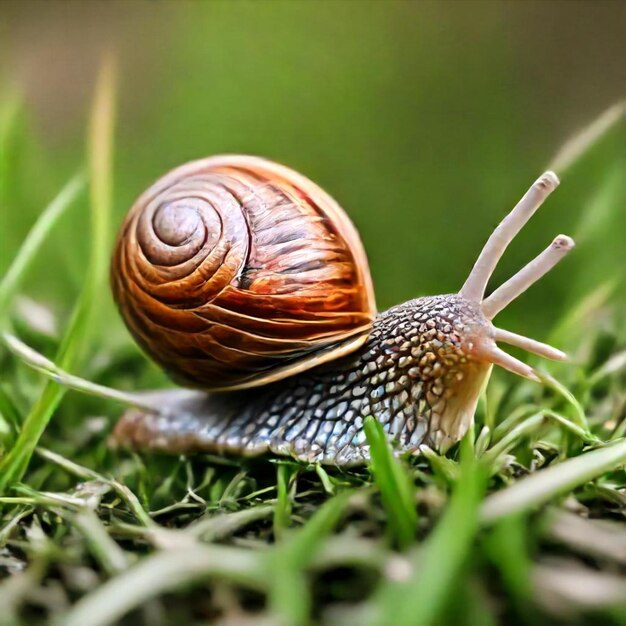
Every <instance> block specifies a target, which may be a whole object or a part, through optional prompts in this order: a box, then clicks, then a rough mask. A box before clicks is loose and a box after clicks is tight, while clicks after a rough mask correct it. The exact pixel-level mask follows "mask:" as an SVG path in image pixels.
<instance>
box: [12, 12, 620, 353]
mask: <svg viewBox="0 0 626 626" xmlns="http://www.w3.org/2000/svg"><path fill="white" fill-rule="evenodd" d="M105 49H113V50H115V51H116V53H117V56H118V59H119V62H120V67H121V82H120V89H119V95H120V101H119V118H118V125H117V135H116V152H115V155H116V156H115V210H116V222H117V223H119V221H120V220H121V218H122V215H123V213H124V212H125V210H126V209H127V208H128V206H130V204H131V202H132V200H133V199H134V197H136V196H137V195H138V194H139V193H140V192H141V191H142V190H143V189H144V188H145V187H146V186H147V185H149V184H150V183H151V182H152V181H153V180H154V179H155V178H157V177H158V176H160V175H161V174H162V173H164V172H165V171H167V170H168V169H169V168H171V167H173V166H176V165H178V164H180V163H182V162H184V161H187V160H190V159H194V158H198V157H202V156H206V155H210V154H214V153H220V152H241V153H252V154H259V155H263V156H266V157H269V158H272V159H275V160H277V161H280V162H283V163H285V164H288V165H290V166H292V167H294V168H295V169H297V170H300V171H301V172H302V173H304V174H306V175H307V176H309V177H310V178H312V179H313V180H315V181H316V182H318V183H319V184H321V185H322V186H323V187H324V188H325V189H327V190H328V191H329V192H330V193H331V194H332V195H333V196H335V197H336V198H337V200H338V201H339V202H340V203H341V204H342V205H343V206H344V207H345V208H346V210H347V211H348V212H349V214H350V216H351V217H352V219H353V220H354V221H355V222H356V224H357V227H358V229H359V231H360V233H361V235H362V238H363V240H364V243H365V246H366V249H367V251H368V255H369V259H370V264H371V270H372V274H373V277H374V282H375V286H376V293H377V299H378V305H379V308H381V309H382V308H386V307H388V306H390V305H392V304H394V303H396V302H399V301H401V300H405V299H408V298H411V297H415V296H417V295H422V294H427V293H442V292H449V291H453V290H456V289H458V287H459V286H460V285H461V284H462V282H463V280H464V278H465V276H466V275H467V273H468V271H469V269H470V267H471V265H472V263H473V261H474V259H475V257H476V255H477V253H478V251H479V249H480V247H481V246H482V244H483V242H484V240H485V238H486V236H487V235H488V233H489V232H490V231H491V230H492V228H493V227H494V226H495V225H496V224H497V222H498V221H499V220H500V219H501V218H502V216H503V215H504V213H505V212H506V211H508V209H510V208H511V207H512V205H513V204H514V203H515V202H516V201H517V199H518V198H519V196H520V195H521V194H522V193H523V192H524V191H525V189H526V188H527V186H528V185H529V184H530V183H531V182H532V181H533V180H534V178H535V177H536V176H537V175H538V174H539V173H540V172H541V171H542V169H543V168H544V167H545V166H547V165H548V163H549V162H550V159H551V157H552V156H553V154H554V153H555V152H556V150H557V149H558V148H559V146H560V145H561V144H562V142H563V141H564V140H565V139H567V138H568V137H569V136H570V135H571V134H572V133H574V132H575V131H576V130H577V129H579V128H580V127H582V126H584V125H585V124H586V123H588V122H589V121H591V120H592V119H593V118H594V117H595V116H597V115H598V114H600V113H601V112H602V110H603V109H605V108H606V107H608V106H609V105H611V104H613V103H615V102H616V101H618V100H620V99H623V98H624V97H625V96H626V62H625V59H626V3H624V2H619V1H608V2H602V1H595V2H577V1H574V0H569V1H557V0H553V1H547V2H545V1H544V2H532V1H524V2H505V1H498V2H495V1H494V2H473V1H471V0H464V1H462V0H458V1H449V2H395V1H391V0H385V1H382V0H381V1H369V2H368V1H360V0H348V1H342V0H327V1H324V0H321V1H313V0H308V1H296V0H273V1H271V0H253V1H223V2H222V1H213V2H209V1H205V2H199V1H198V2H184V1H178V2H163V1H148V0H146V1H135V2H121V1H118V2H69V1H68V2H55V1H45V2H11V1H9V0H3V2H1V3H0V124H3V126H1V125H0V132H2V130H1V128H9V127H10V128H11V129H12V130H11V131H10V132H11V133H12V136H11V137H10V142H9V144H8V145H9V151H11V154H5V155H2V158H0V161H1V162H2V164H3V165H2V167H3V168H4V171H3V175H4V176H5V181H6V185H5V189H4V197H3V198H2V199H1V200H2V202H1V203H0V229H1V230H0V233H1V244H0V274H1V273H2V272H3V271H4V270H5V268H6V267H7V264H8V262H9V261H10V259H11V258H12V257H13V255H14V254H15V251H16V250H17V248H18V247H19V245H20V242H21V241H22V239H23V237H24V235H25V234H26V232H27V230H28V228H29V227H30V226H31V225H32V223H33V221H34V220H35V218H36V216H37V215H38V213H39V212H40V211H41V209H42V208H43V206H45V204H46V203H47V202H48V201H49V200H50V199H51V198H52V197H53V196H54V194H55V193H56V192H57V191H58V189H59V188H60V187H61V185H62V184H63V182H64V181H65V180H67V178H68V177H69V176H71V175H72V173H73V172H75V171H76V170H77V169H79V168H81V167H83V166H84V163H85V143H84V137H85V127H86V120H87V115H88V111H89V103H90V99H91V96H92V90H93V86H94V82H95V78H96V76H97V69H98V66H99V63H100V59H101V57H102V53H103V50H105ZM16 116H17V123H16V124H9V122H8V121H9V120H10V119H12V118H15V117H16ZM14 121H15V120H14ZM625 146H626V141H625V134H624V132H622V133H619V132H618V133H613V135H611V136H610V137H607V139H606V140H605V141H603V142H602V143H601V144H600V145H599V146H598V147H597V148H596V149H594V151H593V152H592V153H591V154H590V155H589V156H588V157H586V158H585V159H584V160H583V161H582V162H580V163H579V164H578V165H577V166H576V167H575V168H573V169H572V170H571V171H569V172H568V174H567V176H566V177H565V179H564V180H563V184H562V186H561V188H560V189H559V191H558V192H557V193H556V194H555V195H554V196H553V198H551V199H550V201H549V204H548V205H546V207H545V209H544V210H542V211H541V212H540V213H539V214H538V215H537V216H536V218H535V219H534V220H533V222H532V223H531V224H530V225H529V227H528V228H527V229H526V230H525V231H524V233H523V235H522V236H521V237H520V239H519V241H516V242H515V244H514V245H513V246H512V247H511V249H510V252H509V253H508V254H507V256H506V258H505V260H504V262H503V263H502V265H501V266H500V267H499V269H498V272H497V275H496V278H495V283H499V282H501V281H502V280H504V279H505V278H506V277H507V276H508V275H510V274H511V273H512V272H513V271H515V270H517V269H518V268H519V267H520V266H521V265H522V264H523V263H524V262H525V261H526V260H528V259H529V258H530V257H531V256H533V255H534V254H535V253H536V252H538V251H539V250H540V249H542V248H543V247H544V246H545V245H546V244H547V243H548V242H549V241H550V240H551V239H552V237H553V236H554V235H555V234H557V233H559V232H564V233H568V234H572V235H575V236H576V237H577V238H578V243H579V246H578V248H577V251H576V252H575V254H573V255H572V257H571V258H570V259H568V260H567V262H566V263H564V264H563V266H562V267H559V268H558V269H557V270H555V271H554V273H553V274H551V275H550V276H548V277H547V278H546V279H545V280H544V281H542V283H541V284H540V285H538V286H536V287H534V288H533V289H532V290H531V291H530V292H529V293H528V294H527V295H525V296H524V297H523V298H522V299H520V301H519V302H518V303H516V304H515V306H513V307H512V308H511V309H510V310H509V311H507V312H506V313H505V314H503V316H502V317H503V321H502V324H503V325H506V326H507V327H509V328H511V329H513V330H516V331H518V332H522V333H529V334H531V335H537V336H539V337H542V336H545V335H546V334H547V332H548V331H549V330H550V328H551V325H552V320H553V319H554V318H555V317H556V316H558V315H559V314H560V313H561V312H562V311H563V309H565V308H567V307H568V306H572V303H573V302H575V301H576V299H577V298H580V295H581V294H582V293H583V292H585V291H586V290H588V289H590V288H591V287H593V286H595V285H598V284H600V283H601V282H603V281H605V280H606V279H608V278H614V279H615V280H618V281H619V280H622V283H621V287H619V288H618V289H617V290H616V295H615V298H616V302H617V303H618V305H619V306H622V307H623V306H624V303H626V296H624V294H625V293H626V289H625V288H624V283H623V272H624V267H625V266H626V251H625V246H626V184H625V183H624V180H625V178H626V176H625V173H626V147H625ZM87 214H88V210H87V205H86V203H85V202H83V203H82V205H81V206H77V207H75V208H74V209H72V211H70V213H69V214H68V215H67V216H66V217H65V218H64V219H63V223H62V224H60V226H59V227H58V228H57V229H56V230H55V233H54V235H53V237H52V238H51V240H50V241H49V242H48V243H46V246H45V248H44V249H42V251H41V254H40V260H39V261H38V264H37V266H36V267H35V268H34V269H33V271H32V272H31V273H30V275H29V279H28V281H27V285H26V291H27V292H28V293H29V294H30V295H31V296H33V297H35V298H36V299H37V300H39V301H42V302H44V303H45V304H46V305H48V306H50V307H52V309H53V310H54V311H56V312H57V313H59V314H60V315H64V314H66V313H67V311H69V309H70V307H71V304H72V301H73V297H74V296H75V295H76V294H77V293H78V291H79V288H80V284H81V280H82V278H83V271H84V267H85V262H84V258H85V254H86V250H87V248H88V246H89V241H88V240H87V239H86V234H85V233H86V232H87V229H86V224H87V219H88V216H87ZM116 225H117V224H116ZM108 332H110V334H111V336H116V337H119V338H122V340H124V341H125V340H126V335H125V331H124V330H123V328H122V325H121V323H120V322H119V320H118V319H117V317H116V316H114V315H113V314H112V315H111V325H110V329H109V331H108Z"/></svg>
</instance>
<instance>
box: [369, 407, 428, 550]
mask: <svg viewBox="0 0 626 626" xmlns="http://www.w3.org/2000/svg"><path fill="white" fill-rule="evenodd" d="M365 435H366V437H367V441H368V443H369V446H370V456H371V471H372V474H373V475H374V480H375V481H376V484H377V485H378V488H379V490H380V497H381V499H382V502H383V506H384V507H385V510H386V511H387V520H388V524H389V528H390V530H391V532H392V534H393V537H394V540H395V542H396V543H397V545H398V546H399V547H400V548H406V547H407V546H409V545H411V543H412V542H413V540H414V539H415V532H416V530H417V510H416V507H415V487H414V486H413V482H412V480H411V478H410V476H409V475H408V474H407V472H406V471H405V469H404V467H403V466H402V465H401V463H400V462H399V461H398V460H397V459H396V458H395V457H394V455H393V452H392V450H391V447H390V445H389V443H388V442H387V438H386V437H385V431H384V430H383V427H382V426H381V424H380V423H379V422H378V421H377V420H375V419H374V418H373V417H371V416H370V417H367V418H365Z"/></svg>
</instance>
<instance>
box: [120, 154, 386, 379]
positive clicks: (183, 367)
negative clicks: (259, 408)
mask: <svg viewBox="0 0 626 626" xmlns="http://www.w3.org/2000/svg"><path fill="white" fill-rule="evenodd" d="M111 281H112V287H113V293H114V297H115V300H116V302H117V304H118V306H119V308H120V311H121V313H122V316H123V317H124V320H125V322H126V324H127V326H128V328H129V329H130V331H131V333H132V334H133V335H134V336H135V338H136V339H137V341H138V342H139V344H140V345H141V346H142V347H143V348H144V350H145V351H146V352H148V353H149V354H150V355H151V356H152V357H153V358H154V359H155V360H156V361H157V362H158V363H159V364H160V365H161V366H163V367H164V368H165V370H166V371H167V372H168V373H169V374H170V375H171V376H172V377H173V378H174V379H176V380H177V381H179V382H181V383H183V384H189V385H192V386H197V387H202V388H204V389H212V390H225V389H237V388H244V387H252V386H256V385H260V384H264V383H266V382H270V381H274V380H279V379H281V378H284V377H286V376H289V375H292V374H294V373H296V372H299V371H303V370H305V369H309V368H311V367H313V366H315V365H318V364H320V363H323V362H326V361H328V360H331V359H334V358H337V357H338V356H340V355H343V354H345V353H347V352H351V351H353V350H356V349H357V348H358V347H359V346H360V345H361V344H362V343H363V342H364V341H365V339H366V337H367V334H368V332H369V330H370V329H371V326H372V322H373V319H374V316H375V314H376V307H375V303H374V295H373V288H372V284H371V279H370V275H369V270H368V266H367V260H366V257H365V253H364V251H363V247H362V245H361V242H360V239H359V237H358V234H357V232H356V230H355V228H354V226H353V225H352V223H351V222H350V220H349V219H348V217H347V216H346V214H345V213H344V212H343V210H342V209H341V208H340V207H339V206H338V205H337V203H336V202H335V201H334V200H333V199H332V198H331V197H330V196H328V194H326V193H325V192H324V191H323V190H322V189H320V188H319V187H318V186H317V185H315V184H314V183H312V182H311V181H310V180H308V179H307V178H305V177H303V176H301V175H300V174H297V173H296V172H294V171H292V170H290V169H288V168H286V167H284V166H281V165H277V164H275V163H272V162H270V161H266V160H264V159H260V158H256V157H249V156H217V157H210V158H207V159H202V160H199V161H194V162H191V163H188V164H186V165H183V166H182V167H179V168H177V169H175V170H173V171H172V172H170V173H169V174H167V175H165V176H164V177H163V178H161V179H160V180H159V181H157V182H156V183H155V184H154V185H153V186H152V187H151V188H150V189H148V190H147V191H146V192H145V193H144V194H143V195H142V196H140V198H139V199H138V200H137V201H136V202H135V204H134V205H133V207H132V208H131V210H130V212H129V213H128V215H127V217H126V219H125V221H124V224H123V225H122V228H121V230H120V233H119V236H118V240H117V245H116V249H115V253H114V257H113V264H112V270H111Z"/></svg>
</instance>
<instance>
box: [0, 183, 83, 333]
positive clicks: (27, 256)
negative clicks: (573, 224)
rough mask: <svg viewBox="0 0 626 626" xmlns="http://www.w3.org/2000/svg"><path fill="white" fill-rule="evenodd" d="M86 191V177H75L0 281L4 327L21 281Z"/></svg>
mask: <svg viewBox="0 0 626 626" xmlns="http://www.w3.org/2000/svg"><path fill="white" fill-rule="evenodd" d="M84 187H85V178H84V176H83V175H82V174H77V175H76V176H74V177H73V178H72V179H71V180H70V181H69V182H68V183H67V184H66V185H65V187H63V189H61V191H60V192H59V194H58V195H57V196H56V197H55V198H54V199H53V200H52V202H51V203H50V204H49V205H48V206H47V207H46V208H45V209H44V210H43V212H42V213H41V215H40V216H39V218H38V219H37V221H36V222H35V224H34V225H33V227H32V228H31V230H30V232H29V233H28V235H27V237H26V239H25V240H24V243H23V244H22V246H21V247H20V249H19V251H18V253H17V255H16V256H15V258H14V259H13V262H12V263H11V265H10V266H9V269H8V270H7V272H6V274H5V275H4V277H3V278H2V280H1V281H0V324H1V323H2V320H3V319H4V316H5V315H6V312H7V309H8V307H9V305H10V303H11V298H12V296H13V295H14V294H15V291H16V289H17V287H18V286H19V284H20V281H21V279H22V278H23V277H24V274H25V273H26V270H27V269H28V267H29V266H30V264H31V262H32V261H33V260H34V259H35V256H36V255H37V254H38V253H39V251H40V250H39V248H40V247H41V245H42V244H43V242H44V241H45V240H46V238H47V237H48V235H49V234H50V232H51V231H52V229H53V228H54V226H55V225H56V224H57V222H58V221H59V218H61V217H62V216H63V214H64V213H65V211H66V210H67V209H68V208H69V207H71V206H72V204H73V203H74V202H75V200H76V199H77V198H78V196H79V195H80V194H81V192H82V191H83V189H84Z"/></svg>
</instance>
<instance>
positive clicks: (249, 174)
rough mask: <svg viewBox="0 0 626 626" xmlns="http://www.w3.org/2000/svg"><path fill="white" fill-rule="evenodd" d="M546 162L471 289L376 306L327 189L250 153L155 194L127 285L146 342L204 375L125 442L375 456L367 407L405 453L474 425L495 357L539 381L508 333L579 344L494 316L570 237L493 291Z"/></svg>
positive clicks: (117, 273)
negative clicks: (496, 321) (497, 322)
mask: <svg viewBox="0 0 626 626" xmlns="http://www.w3.org/2000/svg"><path fill="white" fill-rule="evenodd" d="M558 184H559V180H558V178H557V176H556V175H555V174H554V173H553V172H546V173H544V174H543V175H542V176H540V177H539V178H538V179H537V181H536V182H535V183H534V184H533V185H532V186H531V187H530V189H529V190H528V191H527V192H526V193H525V195H524V196H523V197H522V199H521V200H520V201H519V202H518V204H517V205H516V206H515V208H514V209H513V210H512V211H511V212H510V213H509V214H508V215H507V216H506V217H505V219H504V220H503V221H502V222H501V223H500V224H499V225H498V226H497V228H496V229H495V230H494V232H493V233H492V234H491V236H490V237H489V239H488V241H487V243H486V244H485V246H484V248H483V250H482V252H481V253H480V255H479V257H478V260H477V261H476V263H475V265H474V267H473V269H472V270H471V272H470V274H469V277H468V278H467V280H466V281H465V283H464V284H463V286H462V287H461V289H460V290H459V292H458V293H456V294H448V295H439V296H429V297H421V298H417V299H415V300H410V301H408V302H405V303H403V304H400V305H397V306H394V307H392V308H390V309H389V310H387V311H384V312H382V313H377V311H376V305H375V298H374V292H373V286H372V280H371V278H370V274H369V270H368V265H367V259H366V255H365V252H364V249H363V246H362V244H361V241H360V238H359V236H358V233H357V231H356V229H355V227H354V226H353V225H352V223H351V221H350V220H349V218H348V217H347V215H346V213H345V212H344V211H343V210H342V209H341V208H340V206H339V205H338V204H337V203H336V202H335V201H334V200H333V199H332V198H331V197H330V196H329V195H328V194H327V193H325V192H324V191H323V190H322V189H321V188H320V187H318V186H317V185H316V184H315V183H313V182H312V181H310V180H308V179H307V178H305V177H304V176H302V175H300V174H298V173H296V172H295V171H293V170H291V169H289V168H287V167H284V166H282V165H278V164H276V163H273V162H270V161H268V160H265V159H262V158H259V157H252V156H238V155H225V156H214V157H210V158H206V159H201V160H197V161H193V162H190V163H187V164H185V165H183V166H181V167H178V168H176V169H174V170H172V171H171V172H170V173H168V174H166V175H165V176H164V177H162V178H161V179H160V180H158V181H157V182H156V183H155V184H154V185H153V186H152V187H150V188H149V189H148V190H147V191H146V192H145V193H143V194H142V195H141V196H140V197H139V199H138V200H137V201H136V202H135V204H134V205H133V206H132V208H131V209H130V211H129V213H128V215H127V217H126V219H125V221H124V223H123V225H122V227H121V230H120V233H119V235H118V239H117V243H116V247H115V251H114V256H113V261H112V268H111V283H112V289H113V294H114V298H115V300H116V302H117V305H118V307H119V310H120V312H121V314H122V317H123V318H124V321H125V323H126V325H127V327H128V329H129V330H130V332H131V334H132V335H133V336H134V337H135V339H136V340H137V342H138V343H139V345H140V346H141V347H142V348H143V349H144V351H145V352H147V353H148V354H149V355H150V356H151V357H152V358H153V359H154V360H155V361H156V362H157V363H158V364H159V365H160V366H162V367H163V368H164V369H165V371H166V372H167V373H168V375H169V376H171V378H172V379H173V380H175V381H177V382H179V383H182V384H183V385H185V386H187V387H195V388H196V389H173V390H172V389H170V390H163V391H156V392H147V393H146V394H145V395H144V397H145V398H146V402H149V403H150V404H149V407H150V408H148V409H146V408H144V409H138V408H132V409H128V410H127V411H126V413H125V414H124V415H123V416H122V417H121V419H120V420H119V422H118V424H117V425H116V427H115V431H114V435H113V437H114V440H115V441H116V442H117V444H118V445H122V446H126V447H131V448H134V449H149V450H155V451H163V452H171V453H188V452H202V451H206V452H229V453H235V454H240V455H255V454H260V453H264V452H272V453H274V454H278V455H289V456H292V457H295V458H296V459H299V460H303V461H308V462H321V463H329V464H337V465H339V466H350V465H357V464H362V463H364V462H366V461H367V460H368V458H369V448H368V444H367V440H366V437H365V434H364V428H363V423H364V419H365V418H366V417H367V416H369V415H371V416H373V417H374V418H376V419H377V420H378V421H379V422H380V423H381V424H382V425H383V428H384V430H385V432H386V433H387V436H388V437H389V439H390V440H392V441H393V442H394V443H395V445H396V448H397V449H398V450H400V451H406V452H410V453H417V452H418V451H419V449H420V446H422V445H429V446H431V447H435V448H438V449H446V448H447V447H449V446H450V445H451V444H453V443H454V442H456V441H458V440H460V438H462V437H463V435H464V434H465V432H466V431H467V429H468V427H469V426H470V424H471V422H472V420H473V416H474V412H475V409H476V405H477V402H478V398H479V395H480V392H481V389H482V388H483V386H484V385H485V384H486V382H487V380H488V378H489V375H490V372H491V369H492V366H493V365H499V366H501V367H503V368H505V369H507V370H509V371H511V372H513V373H515V374H518V375H520V376H523V377H525V378H529V379H531V380H534V381H537V382H540V378H539V376H538V375H537V373H536V372H535V370H534V369H533V368H531V367H530V366H528V365H526V364H525V363H523V362H522V361H520V360H518V359H516V358H515V357H513V356H511V355H509V354H508V353H507V352H504V351H503V350H501V349H500V348H499V347H498V345H497V343H496V342H502V343H505V344H509V345H512V346H516V347H518V348H522V349H525V350H527V351H529V352H531V353H533V354H536V355H540V356H542V357H546V358H548V359H556V360H562V359H565V358H566V355H565V354H564V353H563V352H561V351H560V350H557V349H555V348H552V347H550V346H548V345H546V344H544V343H541V342H538V341H535V340H533V339H529V338H527V337H523V336H521V335H517V334H515V333H512V332H509V331H506V330H502V329H499V328H496V327H495V326H494V325H493V323H492V320H493V318H494V317H495V316H496V315H497V314H498V313H499V312H500V311H502V309H504V308H505V307H506V306H507V305H508V304H510V303H511V302H512V301H513V300H514V299H515V298H516V297H517V296H519V294H521V293H522V292H523V291H525V290H526V289H527V288H528V287H529V286H530V285H531V284H533V283H534V282H536V281H537V280H538V279H539V278H541V276H543V275H544V274H545V273H546V272H548V271H549V270H550V269H551V268H552V267H553V266H554V265H555V264H556V263H557V262H558V261H559V260H560V259H562V258H563V257H564V255H565V254H566V253H567V252H568V251H569V250H570V249H571V248H572V247H573V245H574V242H573V241H572V239H570V238H569V237H567V236H564V235H559V236H557V237H556V238H555V239H554V240H553V241H552V243H551V244H550V245H549V246H548V247H547V248H546V249H545V250H544V251H543V252H542V253H541V254H539V255H538V256H537V257H536V258H535V259H534V260H532V261H531V262H530V263H529V264H528V265H526V266H525V267H524V268H523V269H521V270H520V271H519V272H518V273H517V274H515V275H514V276H513V277H512V278H510V279H509V280H508V281H506V282H505V283H504V284H503V285H502V286H500V287H499V288H497V289H496V290H495V291H493V292H492V293H491V295H489V296H488V297H485V290H486V287H487V282H488V280H489V278H490V276H491V274H492V273H493V271H494V269H495V267H496V264H497V262H498V260H499V259H500V257H501V256H502V254H503V253H504V251H505V249H506V247H507V246H508V245H509V243H510V242H511V241H512V239H513V238H514V237H515V236H516V234H517V233H518V232H519V231H520V230H521V228H522V227H523V226H524V224H525V223H526V222H527V221H528V220H529V219H530V218H531V216H532V215H533V214H534V212H535V211H536V210H537V209H538V208H539V206H540V205H541V204H542V203H543V201H544V200H545V199H546V197H547V196H548V195H549V194H550V193H551V192H552V191H553V190H554V189H555V188H556V187H557V185H558Z"/></svg>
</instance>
